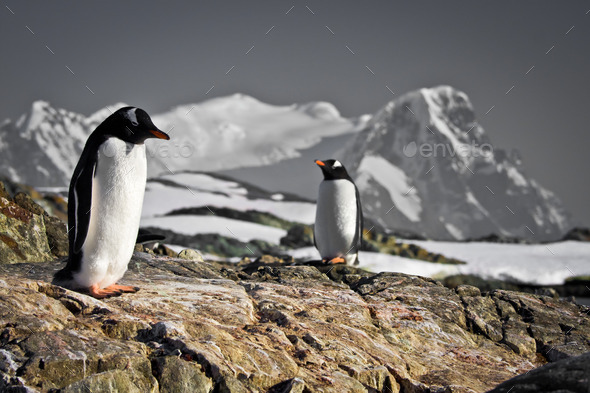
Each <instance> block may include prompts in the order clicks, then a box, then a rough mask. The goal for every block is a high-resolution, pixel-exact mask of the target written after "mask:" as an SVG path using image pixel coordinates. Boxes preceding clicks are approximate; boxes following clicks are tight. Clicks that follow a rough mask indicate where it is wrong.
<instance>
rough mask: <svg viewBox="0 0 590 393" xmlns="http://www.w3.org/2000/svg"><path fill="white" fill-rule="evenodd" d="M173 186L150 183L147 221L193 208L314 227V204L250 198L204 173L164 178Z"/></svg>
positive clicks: (240, 189) (145, 209)
mask: <svg viewBox="0 0 590 393" xmlns="http://www.w3.org/2000/svg"><path fill="white" fill-rule="evenodd" d="M160 179H161V180H164V181H169V182H173V184H174V185H167V184H162V183H159V182H156V181H149V182H148V184H147V188H146V192H145V198H144V204H143V212H142V215H143V217H144V218H148V217H154V216H161V215H164V214H166V213H169V212H171V211H173V210H177V209H181V208H190V207H201V206H208V207H218V208H222V207H225V208H230V209H234V210H239V211H247V210H257V211H261V212H266V213H270V214H274V215H275V216H277V217H280V218H282V219H285V220H288V221H294V222H300V223H305V224H311V223H313V222H314V221H315V204H313V203H309V202H297V201H284V200H282V201H277V200H273V199H271V198H270V195H269V198H268V199H263V198H261V197H258V198H249V197H248V190H247V189H246V188H244V187H243V186H241V185H239V184H238V183H236V182H232V181H226V180H222V179H218V178H216V177H214V176H211V175H208V174H201V173H179V174H175V175H168V176H163V177H161V178H160Z"/></svg>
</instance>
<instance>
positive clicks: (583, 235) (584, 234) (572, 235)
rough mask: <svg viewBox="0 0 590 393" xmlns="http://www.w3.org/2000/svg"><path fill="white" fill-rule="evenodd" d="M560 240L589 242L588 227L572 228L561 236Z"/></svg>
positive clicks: (589, 233)
mask: <svg viewBox="0 0 590 393" xmlns="http://www.w3.org/2000/svg"><path fill="white" fill-rule="evenodd" d="M562 240H564V241H565V240H576V241H579V242H590V228H572V229H570V230H569V231H568V233H566V234H565V235H564V236H563V239H562Z"/></svg>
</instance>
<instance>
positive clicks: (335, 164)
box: [315, 160, 350, 180]
mask: <svg viewBox="0 0 590 393" xmlns="http://www.w3.org/2000/svg"><path fill="white" fill-rule="evenodd" d="M315 163H316V164H317V165H318V166H319V167H320V169H321V170H322V173H323V174H324V180H337V179H348V180H350V176H349V175H348V172H346V168H344V165H342V163H341V162H340V161H338V160H324V161H320V160H315Z"/></svg>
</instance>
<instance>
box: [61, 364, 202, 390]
mask: <svg viewBox="0 0 590 393" xmlns="http://www.w3.org/2000/svg"><path fill="white" fill-rule="evenodd" d="M164 391H168V390H160V392H164ZM87 392H128V393H144V392H149V393H157V392H158V383H157V382H156V381H155V378H154V377H151V376H145V375H140V374H138V373H137V372H136V371H135V370H134V369H130V370H109V371H105V372H102V373H98V374H93V375H91V376H89V377H87V378H84V379H82V380H81V381H78V382H74V383H73V384H71V385H69V386H66V387H65V388H63V389H61V390H60V393H87ZM195 392H197V391H196V390H195Z"/></svg>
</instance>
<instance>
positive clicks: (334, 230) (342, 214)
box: [314, 179, 358, 258]
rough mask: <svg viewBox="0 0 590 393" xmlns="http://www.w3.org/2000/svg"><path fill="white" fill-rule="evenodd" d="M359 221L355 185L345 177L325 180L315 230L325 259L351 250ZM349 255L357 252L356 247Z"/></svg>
mask: <svg viewBox="0 0 590 393" xmlns="http://www.w3.org/2000/svg"><path fill="white" fill-rule="evenodd" d="M357 220H358V215H357V201H356V188H355V186H354V184H353V183H352V182H350V181H348V180H345V179H339V180H324V181H322V182H321V183H320V190H319V195H318V203H317V209H316V219H315V229H314V234H315V241H316V245H317V248H318V251H319V252H320V255H321V256H322V258H335V257H338V256H345V255H346V254H347V253H348V252H349V251H351V248H352V247H353V242H354V239H355V234H356V231H357V226H358V223H357ZM349 255H350V256H351V257H352V256H353V255H356V250H353V251H351V252H350V254H349Z"/></svg>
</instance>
